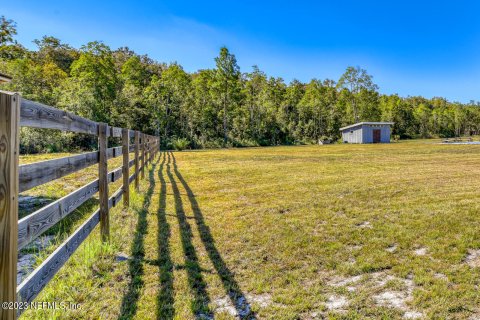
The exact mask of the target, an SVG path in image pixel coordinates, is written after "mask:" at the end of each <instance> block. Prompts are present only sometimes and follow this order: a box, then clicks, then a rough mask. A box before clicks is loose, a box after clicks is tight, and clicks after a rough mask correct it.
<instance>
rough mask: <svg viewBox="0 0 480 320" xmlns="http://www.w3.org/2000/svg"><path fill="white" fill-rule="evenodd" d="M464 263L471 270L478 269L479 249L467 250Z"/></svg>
mask: <svg viewBox="0 0 480 320" xmlns="http://www.w3.org/2000/svg"><path fill="white" fill-rule="evenodd" d="M465 263H466V264H468V265H469V266H470V267H472V268H479V267H480V249H476V250H474V249H468V254H467V256H466V257H465Z"/></svg>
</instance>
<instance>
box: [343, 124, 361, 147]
mask: <svg viewBox="0 0 480 320" xmlns="http://www.w3.org/2000/svg"><path fill="white" fill-rule="evenodd" d="M362 131H363V129H362V126H358V127H354V128H350V129H347V130H344V131H343V132H342V141H344V142H348V143H363V133H362Z"/></svg>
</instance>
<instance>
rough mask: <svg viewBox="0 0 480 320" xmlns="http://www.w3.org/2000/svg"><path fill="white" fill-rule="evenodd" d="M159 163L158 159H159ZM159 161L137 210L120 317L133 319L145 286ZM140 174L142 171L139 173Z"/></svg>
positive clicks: (151, 169) (153, 168)
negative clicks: (147, 237) (149, 217)
mask: <svg viewBox="0 0 480 320" xmlns="http://www.w3.org/2000/svg"><path fill="white" fill-rule="evenodd" d="M157 163H158V160H157ZM157 163H152V167H151V168H150V170H149V173H148V181H149V186H148V190H147V192H146V193H145V198H144V199H143V203H142V206H141V207H140V208H139V209H138V210H136V213H137V214H138V218H137V227H136V230H135V236H134V239H133V243H132V247H131V252H132V258H131V259H130V260H129V266H128V267H129V275H130V283H129V284H128V291H127V293H125V295H124V296H123V299H122V307H121V314H120V317H119V319H132V318H133V317H134V315H135V314H136V312H137V304H138V299H139V297H140V290H141V288H142V287H143V284H144V282H143V279H142V278H143V272H144V271H143V262H144V259H145V248H144V241H145V234H146V233H147V227H148V221H147V213H148V208H149V207H150V202H151V199H152V195H153V190H154V189H155V168H156V167H157ZM139 174H140V173H139Z"/></svg>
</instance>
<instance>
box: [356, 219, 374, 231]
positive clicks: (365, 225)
mask: <svg viewBox="0 0 480 320" xmlns="http://www.w3.org/2000/svg"><path fill="white" fill-rule="evenodd" d="M357 227H358V228H360V229H371V228H373V227H372V224H371V223H370V221H364V222H362V223H359V224H357Z"/></svg>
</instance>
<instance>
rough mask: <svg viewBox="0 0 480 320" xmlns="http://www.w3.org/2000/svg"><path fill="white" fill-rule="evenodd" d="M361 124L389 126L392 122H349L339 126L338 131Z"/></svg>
mask: <svg viewBox="0 0 480 320" xmlns="http://www.w3.org/2000/svg"><path fill="white" fill-rule="evenodd" d="M363 125H389V126H393V122H358V123H355V124H351V125H349V126H346V127H343V128H340V131H343V130H346V129H350V128H353V127H358V126H363Z"/></svg>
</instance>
